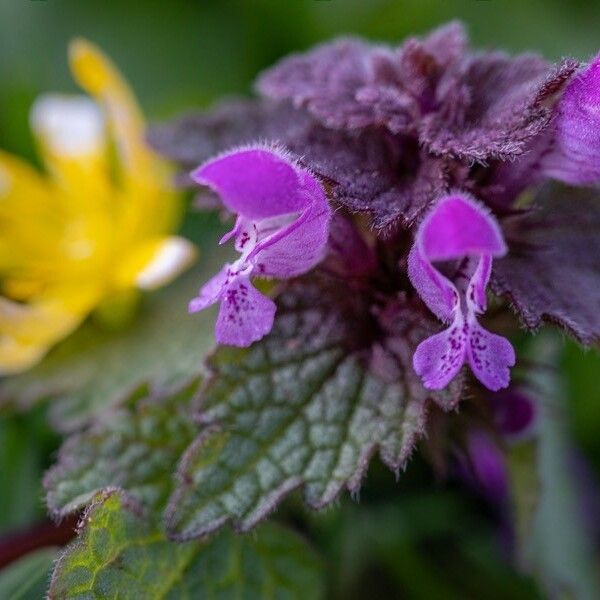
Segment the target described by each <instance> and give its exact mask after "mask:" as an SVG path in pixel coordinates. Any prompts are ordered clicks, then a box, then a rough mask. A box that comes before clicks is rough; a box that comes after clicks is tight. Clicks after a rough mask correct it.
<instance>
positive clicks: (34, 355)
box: [0, 335, 49, 376]
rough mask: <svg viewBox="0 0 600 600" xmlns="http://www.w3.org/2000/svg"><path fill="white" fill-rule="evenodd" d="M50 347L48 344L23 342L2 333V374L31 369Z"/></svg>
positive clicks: (0, 343) (0, 352) (0, 364)
mask: <svg viewBox="0 0 600 600" xmlns="http://www.w3.org/2000/svg"><path fill="white" fill-rule="evenodd" d="M48 349H49V348H48V346H36V345H31V344H22V343H20V342H18V341H16V340H14V339H13V338H9V337H3V336H1V335H0V376H3V375H12V374H14V373H20V372H21V371H25V370H26V369H29V368H30V367H32V366H33V365H35V364H36V363H37V362H39V361H40V360H41V359H42V358H43V357H44V355H45V354H46V352H47V351H48Z"/></svg>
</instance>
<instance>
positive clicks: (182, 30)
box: [0, 0, 600, 597]
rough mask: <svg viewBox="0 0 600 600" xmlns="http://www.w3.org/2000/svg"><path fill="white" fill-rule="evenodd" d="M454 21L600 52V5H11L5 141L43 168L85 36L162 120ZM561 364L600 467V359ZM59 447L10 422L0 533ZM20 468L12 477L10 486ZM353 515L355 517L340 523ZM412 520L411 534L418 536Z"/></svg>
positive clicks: (569, 1)
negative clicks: (337, 44) (280, 70)
mask: <svg viewBox="0 0 600 600" xmlns="http://www.w3.org/2000/svg"><path fill="white" fill-rule="evenodd" d="M454 18H458V19H462V20H463V21H464V22H465V23H466V24H467V25H468V28H469V30H470V33H471V37H472V40H473V43H474V45H476V46H480V47H502V48H506V49H508V50H510V51H523V50H538V51H540V52H542V53H543V54H545V55H546V56H547V57H549V58H552V59H556V58H559V57H561V56H564V55H574V56H576V57H578V58H582V59H585V58H588V57H589V56H590V55H592V54H593V53H594V52H595V51H596V49H598V47H600V34H599V31H600V2H598V1H595V0H526V1H523V0H196V1H192V0H145V1H143V2H142V1H139V0H138V1H130V2H127V1H123V2H107V1H106V0H85V1H83V0H0V147H1V148H3V149H6V150H10V151H12V152H15V153H18V154H20V155H23V156H25V157H27V158H29V159H32V160H35V154H34V150H33V143H32V140H31V138H30V135H29V128H28V111H29V107H30V105H31V103H32V101H33V100H34V99H35V97H36V96H37V95H38V94H40V93H42V92H46V91H64V92H70V91H75V87H74V84H73V82H72V81H71V78H70V75H69V72H68V68H67V61H66V47H67V43H68V41H69V39H70V38H72V37H74V36H78V35H81V36H85V37H87V38H89V39H90V40H92V41H94V42H96V43H98V44H99V45H100V46H101V47H102V48H103V49H104V50H105V51H106V52H107V53H108V54H109V55H110V56H111V57H112V58H113V59H114V60H115V62H116V63H117V64H118V65H119V66H120V68H121V69H122V70H123V72H124V73H125V74H126V76H127V77H128V79H129V81H130V82H131V83H132V85H133V87H134V89H135V90H136V92H137V94H138V96H139V98H140V100H141V103H142V105H143V107H144V109H145V111H146V114H147V115H149V117H150V118H151V119H158V120H160V119H167V118H169V117H171V116H173V115H175V114H177V113H180V112H182V111H186V110H189V109H192V108H196V107H199V106H207V105H209V104H210V103H212V102H214V101H215V100H216V99H218V98H221V97H222V96H224V95H236V94H247V93H249V92H250V85H251V82H252V80H253V79H254V77H255V75H256V74H257V72H258V71H259V70H260V69H262V68H264V67H266V66H268V65H269V64H270V63H272V62H273V61H274V60H276V59H277V58H278V57H280V56H281V55H283V54H286V53H288V52H290V51H294V50H301V49H304V48H307V47H309V46H310V45H312V44H314V43H316V42H319V41H321V40H326V39H328V38H330V37H332V36H335V35H338V34H343V33H345V34H349V33H350V34H352V33H354V34H360V35H364V36H367V37H369V38H372V39H377V40H386V41H389V42H398V41H400V40H402V38H404V37H405V36H406V35H408V34H412V33H423V32H425V31H427V30H428V29H430V28H432V27H434V26H436V25H438V24H440V23H443V22H444V21H447V20H449V19H454ZM563 364H564V372H565V373H566V377H567V381H566V388H565V390H566V394H567V396H568V398H566V401H567V406H568V407H569V410H568V413H569V418H570V423H569V427H570V428H571V431H572V433H573V436H574V439H575V440H576V443H577V445H578V446H579V447H580V448H581V449H582V450H583V452H584V454H585V456H586V457H587V458H588V460H589V462H590V464H591V465H593V466H594V467H595V470H596V472H600V435H599V432H600V385H599V380H600V377H599V374H600V356H599V354H598V352H597V351H595V350H591V351H588V352H586V353H584V352H582V351H580V350H579V349H577V348H576V347H575V345H574V344H571V343H569V342H566V343H565V349H564V355H563ZM38 412H39V411H38ZM57 441H58V440H57V439H56V437H55V436H54V434H52V433H50V432H49V431H48V430H47V427H46V426H45V424H44V418H43V415H41V414H35V415H32V416H18V417H11V418H10V419H3V420H2V421H0V476H2V478H3V480H4V481H5V482H6V483H5V484H3V486H4V485H5V486H6V487H4V488H3V489H2V494H1V497H0V530H6V529H11V528H14V527H16V526H19V525H21V524H23V523H27V522H30V521H31V520H32V519H34V518H37V517H39V516H40V515H42V514H43V506H42V502H41V490H40V487H39V478H40V474H41V472H42V471H43V469H44V468H45V467H46V466H47V464H48V463H49V462H51V460H52V451H53V450H54V448H55V447H56V444H57ZM15 462H17V463H18V464H19V467H18V468H15ZM9 472H10V473H14V478H10V479H9V480H7V479H6V478H5V476H7V474H9ZM11 477H13V475H11ZM375 480H377V475H376V476H375ZM397 492H398V490H397V489H396V490H395V491H394V492H393V493H394V494H395V493H397ZM436 502H437V503H439V502H440V500H439V499H435V500H434V499H433V498H432V499H431V503H432V507H431V510H430V511H429V512H427V510H428V509H427V505H425V508H423V507H421V508H420V509H419V508H418V507H413V509H414V510H415V511H416V513H418V514H420V515H421V517H420V518H421V519H422V520H423V522H427V521H428V520H429V519H430V518H432V517H433V518H434V521H435V519H438V520H439V519H442V520H443V519H444V518H445V516H447V518H448V519H455V518H458V517H457V516H456V515H454V514H453V513H452V511H454V510H456V512H457V513H458V512H461V514H462V511H463V509H460V510H459V509H458V508H456V507H455V506H454V505H453V504H452V503H450V504H443V502H442V503H441V504H440V507H439V509H438V508H436V507H435V504H436ZM348 510H350V511H352V510H353V509H352V508H350V509H348ZM390 510H392V509H390ZM407 510H409V509H407ZM419 510H420V511H421V512H420V513H419ZM444 511H446V512H448V511H450V512H449V513H448V514H447V515H446V513H445V512H444ZM403 514H406V513H403ZM349 517H352V518H355V517H356V514H355V513H352V512H350V513H343V514H342V516H340V517H337V518H339V519H344V518H349ZM463 517H464V515H463ZM356 518H359V517H356ZM369 518H370V517H368V516H365V517H364V518H363V521H361V522H360V523H361V527H364V528H365V531H367V530H369V529H370V528H371V527H377V523H371V524H370V522H369ZM393 518H396V517H395V516H394V517H393ZM403 518H404V521H407V519H406V517H403ZM332 519H333V520H335V519H334V518H332V517H330V519H329V520H330V521H331V520H332ZM398 519H400V517H398ZM408 521H410V519H409V520H408ZM408 521H407V522H406V523H405V525H404V526H405V527H407V528H408V529H410V526H411V523H409V522H408ZM327 523H328V522H327V521H325V522H324V523H323V528H324V530H327V527H328V526H329V525H328V524H327ZM386 523H387V522H386ZM412 525H414V523H413V524H412ZM386 527H387V525H382V531H385V530H386ZM356 535H359V534H356ZM367 538H368V535H367ZM367 538H364V539H367ZM364 539H363V541H362V542H360V543H359V545H360V544H361V543H363V542H364ZM355 542H356V540H355ZM332 543H333V542H332ZM349 543H350V542H349ZM410 543H411V542H410V541H408V542H406V543H405V545H404V546H401V547H398V548H396V547H388V546H385V541H384V542H383V546H384V547H383V549H382V542H381V540H379V542H378V544H379V546H378V547H379V550H378V552H380V553H382V554H383V555H384V559H382V560H383V562H385V561H386V560H389V561H391V562H394V564H395V563H396V562H398V560H399V559H398V556H400V555H401V556H403V557H404V559H405V560H407V561H410V560H413V561H418V554H416V555H410V549H409V546H410ZM486 543H487V542H486ZM350 545H351V544H350ZM355 545H356V543H355ZM477 547H478V546H474V548H477ZM471 550H472V551H473V549H471ZM386 553H388V554H389V557H388V554H386ZM474 553H475V554H477V552H476V551H474ZM386 557H387V558H386ZM347 560H350V561H351V558H350V559H347ZM403 564H404V565H405V564H406V563H403ZM404 568H406V567H404ZM419 568H421V569H422V568H423V565H419V564H415V565H414V568H413V567H411V569H412V570H411V573H412V575H411V577H412V579H411V581H413V582H414V581H415V580H414V578H415V577H417V579H418V577H419V576H418V573H421V575H420V577H421V580H420V581H421V583H418V582H417V583H416V584H415V585H416V586H417V588H419V589H421V590H422V591H423V594H422V595H421V596H419V595H418V594H417V595H416V596H419V597H437V596H436V590H435V585H434V583H435V582H433V581H431V580H429V579H428V578H429V574H428V572H427V570H425V571H424V572H420V571H419ZM375 575H377V572H376V573H375ZM399 577H402V573H400V575H399ZM409 579H410V578H409ZM428 585H429V586H433V587H430V588H428V587H427V586H428ZM419 586H424V587H419ZM427 589H429V592H428V593H425V590H427ZM441 589H442V590H443V589H444V588H441ZM437 591H438V592H439V591H440V590H439V589H438V590H437ZM446 591H448V590H446ZM448 593H449V592H448ZM515 594H516V592H515ZM516 596H518V594H516ZM516 596H514V597H516ZM409 597H411V596H410V594H409ZM446 597H453V596H451V595H447V596H446ZM474 597H478V596H477V595H475V596H474ZM484 597H490V596H484ZM523 597H531V596H529V594H525V593H524V596H523Z"/></svg>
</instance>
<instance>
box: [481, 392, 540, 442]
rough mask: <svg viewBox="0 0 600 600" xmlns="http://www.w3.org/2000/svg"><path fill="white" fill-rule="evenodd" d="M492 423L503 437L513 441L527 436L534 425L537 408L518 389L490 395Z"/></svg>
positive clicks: (532, 401)
mask: <svg viewBox="0 0 600 600" xmlns="http://www.w3.org/2000/svg"><path fill="white" fill-rule="evenodd" d="M490 402H491V404H492V414H493V418H494V423H495V424H496V426H497V427H498V429H499V430H500V432H501V433H502V435H503V436H505V437H507V438H509V439H514V438H521V437H523V436H524V435H527V434H528V433H529V432H530V431H531V430H532V428H533V427H534V425H535V422H536V420H537V417H538V412H539V411H538V407H537V404H536V402H535V400H534V399H533V398H532V397H531V396H529V395H528V394H526V393H524V392H521V391H519V390H518V389H513V388H509V389H508V390H502V391H500V392H496V393H495V394H490Z"/></svg>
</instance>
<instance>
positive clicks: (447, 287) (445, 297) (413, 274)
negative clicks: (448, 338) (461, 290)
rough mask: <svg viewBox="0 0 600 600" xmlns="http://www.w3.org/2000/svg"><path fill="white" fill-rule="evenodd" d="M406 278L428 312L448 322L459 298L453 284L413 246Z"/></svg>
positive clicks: (416, 246) (416, 245)
mask: <svg viewBox="0 0 600 600" xmlns="http://www.w3.org/2000/svg"><path fill="white" fill-rule="evenodd" d="M408 276H409V277H410V281H411V283H412V284H413V286H414V287H415V289H416V290H417V292H418V293H419V296H421V299H422V300H423V302H425V304H427V307H428V308H429V310H430V311H431V312H432V313H433V314H434V315H435V316H436V317H438V319H440V321H444V322H446V323H447V322H450V321H452V319H453V316H454V309H455V308H456V306H457V304H458V302H459V298H458V291H457V290H456V287H455V286H454V284H453V283H452V282H451V281H449V280H448V279H447V278H446V277H444V276H443V275H442V274H441V273H440V272H439V271H438V270H437V269H436V268H435V267H434V266H433V265H432V264H431V263H430V262H429V261H428V260H427V259H426V258H424V257H423V255H422V253H421V251H420V250H419V248H418V244H415V245H414V246H413V247H412V249H411V251H410V254H409V255H408Z"/></svg>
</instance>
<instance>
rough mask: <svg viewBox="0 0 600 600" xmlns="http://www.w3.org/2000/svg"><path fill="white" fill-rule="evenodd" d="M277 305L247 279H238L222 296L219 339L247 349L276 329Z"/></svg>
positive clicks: (229, 285) (222, 342)
mask: <svg viewBox="0 0 600 600" xmlns="http://www.w3.org/2000/svg"><path fill="white" fill-rule="evenodd" d="M274 317H275V303H274V302H273V300H271V299H270V298H267V296H264V295H263V294H261V293H260V292H259V291H258V290H257V289H256V288H255V287H254V286H253V285H252V284H251V283H250V278H249V277H248V276H244V275H241V276H238V277H235V278H234V279H233V281H232V282H231V283H228V284H227V285H226V286H225V288H224V290H223V294H222V299H221V308H220V310H219V316H218V318H217V326H216V330H215V331H216V337H217V341H218V342H219V343H220V344H229V345H231V346H241V347H246V346H249V345H250V344H252V342H255V341H257V340H260V339H261V338H262V337H264V336H265V335H266V334H267V333H269V331H271V329H272V327H273V319H274Z"/></svg>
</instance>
